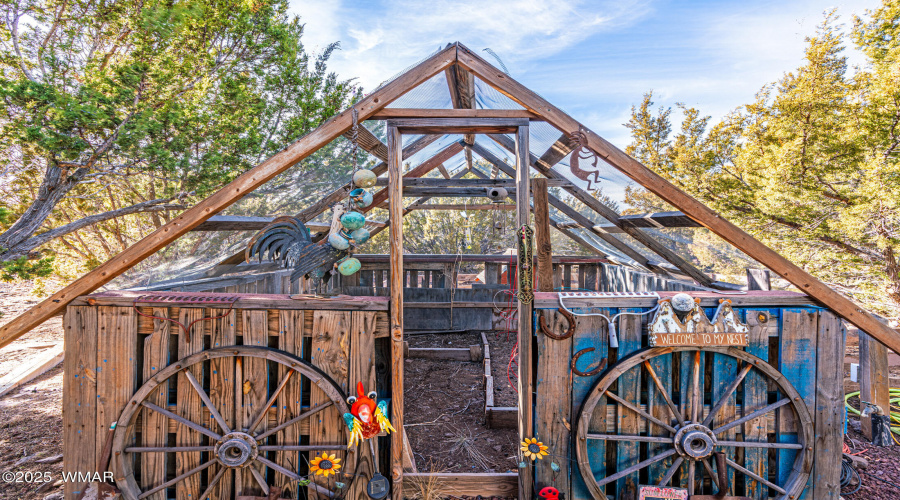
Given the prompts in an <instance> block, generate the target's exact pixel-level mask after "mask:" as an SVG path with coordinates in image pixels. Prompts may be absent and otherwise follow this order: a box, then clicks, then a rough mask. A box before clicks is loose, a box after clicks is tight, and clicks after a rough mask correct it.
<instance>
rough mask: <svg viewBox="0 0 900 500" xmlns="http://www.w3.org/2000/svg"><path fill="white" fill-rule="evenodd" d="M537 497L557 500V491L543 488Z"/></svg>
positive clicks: (547, 487)
mask: <svg viewBox="0 0 900 500" xmlns="http://www.w3.org/2000/svg"><path fill="white" fill-rule="evenodd" d="M538 496H539V497H541V498H544V499H546V500H559V490H558V489H556V488H554V487H553V486H545V487H544V488H543V489H541V491H540V492H538Z"/></svg>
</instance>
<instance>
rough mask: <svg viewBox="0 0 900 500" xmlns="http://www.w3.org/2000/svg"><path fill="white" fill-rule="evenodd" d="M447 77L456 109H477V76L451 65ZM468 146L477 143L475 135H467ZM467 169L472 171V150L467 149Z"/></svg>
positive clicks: (446, 72)
mask: <svg viewBox="0 0 900 500" xmlns="http://www.w3.org/2000/svg"><path fill="white" fill-rule="evenodd" d="M444 74H445V75H446V76H447V87H449V89H450V100H451V102H452V103H453V107H454V108H456V109H475V76H474V75H473V74H472V73H470V72H468V71H466V70H465V69H463V68H461V67H459V66H457V65H455V64H454V65H451V66H450V67H449V68H447V69H446V70H444ZM463 140H464V141H465V142H466V144H472V143H474V142H475V134H465V135H464V136H463ZM466 168H468V169H469V170H472V150H471V149H469V148H466Z"/></svg>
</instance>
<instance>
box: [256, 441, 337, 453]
mask: <svg viewBox="0 0 900 500" xmlns="http://www.w3.org/2000/svg"><path fill="white" fill-rule="evenodd" d="M258 449H259V451H332V450H341V451H343V450H345V449H347V445H346V444H342V443H341V444H307V445H293V444H273V445H267V446H260V447H258Z"/></svg>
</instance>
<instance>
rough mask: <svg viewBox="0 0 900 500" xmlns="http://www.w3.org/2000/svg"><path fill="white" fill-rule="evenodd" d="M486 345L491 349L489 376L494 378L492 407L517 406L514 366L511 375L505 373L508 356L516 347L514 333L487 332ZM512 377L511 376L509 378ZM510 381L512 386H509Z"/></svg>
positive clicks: (517, 396)
mask: <svg viewBox="0 0 900 500" xmlns="http://www.w3.org/2000/svg"><path fill="white" fill-rule="evenodd" d="M485 336H486V337H487V339H488V345H490V347H491V376H493V377H494V406H509V407H512V406H518V400H519V395H518V394H517V393H516V391H515V389H513V386H514V385H515V383H516V377H515V370H516V365H515V364H513V366H512V374H510V373H507V368H508V367H509V356H510V354H512V350H513V347H515V345H516V333H515V332H511V333H506V332H487V333H485ZM510 375H512V376H510ZM510 380H512V383H513V385H510Z"/></svg>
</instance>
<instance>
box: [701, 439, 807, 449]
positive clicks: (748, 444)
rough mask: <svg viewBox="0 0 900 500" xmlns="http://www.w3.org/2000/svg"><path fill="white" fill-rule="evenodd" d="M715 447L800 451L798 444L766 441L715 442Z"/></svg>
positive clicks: (801, 447)
mask: <svg viewBox="0 0 900 500" xmlns="http://www.w3.org/2000/svg"><path fill="white" fill-rule="evenodd" d="M716 446H734V447H736V448H774V449H778V450H802V449H803V445H802V444H798V443H769V442H767V441H716Z"/></svg>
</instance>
